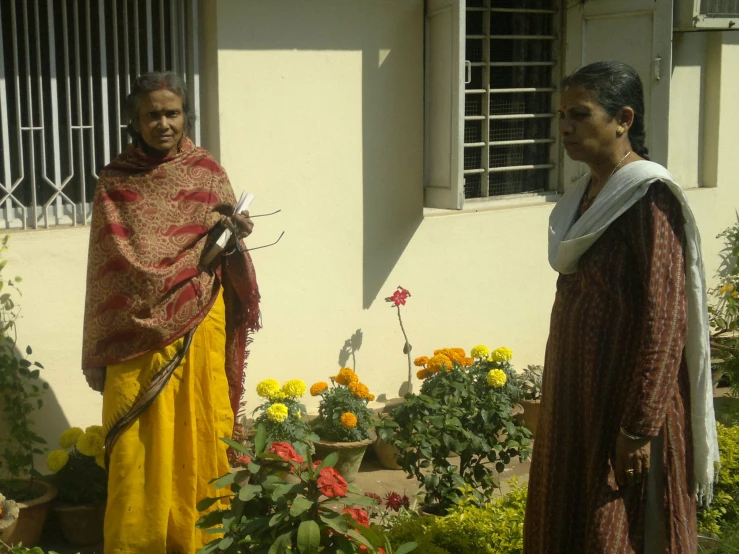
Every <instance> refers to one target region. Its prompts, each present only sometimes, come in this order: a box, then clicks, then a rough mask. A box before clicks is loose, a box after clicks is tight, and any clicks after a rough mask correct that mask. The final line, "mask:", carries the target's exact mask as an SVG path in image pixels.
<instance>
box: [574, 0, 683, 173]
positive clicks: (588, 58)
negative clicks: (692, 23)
mask: <svg viewBox="0 0 739 554" xmlns="http://www.w3.org/2000/svg"><path fill="white" fill-rule="evenodd" d="M672 25H673V23H672V0H588V1H587V2H585V3H584V4H579V5H577V6H575V7H572V8H570V9H569V10H568V11H567V50H566V72H567V73H568V74H569V73H571V72H573V71H575V70H576V69H577V68H578V67H581V66H583V65H587V64H589V63H593V62H596V61H603V60H618V61H621V62H624V63H626V64H629V65H630V66H632V67H633V68H634V69H636V71H637V72H638V73H639V76H640V77H641V79H642V83H643V84H644V101H645V108H646V113H645V118H646V120H645V124H646V130H647V141H646V144H647V148H649V154H650V156H649V157H650V158H651V159H652V160H654V161H655V162H658V163H660V164H663V165H666V164H667V137H668V127H669V106H670V74H671V68H672ZM586 171H587V168H586V167H584V165H583V164H576V163H573V162H572V161H570V160H569V159H568V158H567V157H566V156H565V165H564V177H565V186H568V185H569V184H570V183H571V182H572V181H573V180H576V179H577V178H579V176H580V175H583V174H584V173H585V172H586Z"/></svg>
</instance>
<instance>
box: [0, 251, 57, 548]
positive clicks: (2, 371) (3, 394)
mask: <svg viewBox="0 0 739 554" xmlns="http://www.w3.org/2000/svg"><path fill="white" fill-rule="evenodd" d="M7 244H8V236H5V237H4V238H3V240H2V246H0V272H1V271H2V270H3V269H4V267H5V264H6V262H7V260H5V259H2V256H1V254H2V253H4V252H5V251H6V250H7ZM20 281H21V279H20V277H15V278H14V279H7V280H6V279H0V293H1V294H0V406H1V407H2V416H1V417H2V423H3V424H4V425H3V426H4V427H5V428H7V437H5V438H3V439H0V494H2V495H4V496H5V497H6V498H12V499H13V500H14V501H15V502H17V506H18V509H19V511H20V514H19V516H18V521H17V522H16V523H15V524H14V526H13V527H12V528H11V529H7V530H5V531H4V532H3V534H2V540H3V541H4V542H5V543H8V544H16V543H20V542H22V543H23V544H24V545H26V546H28V547H33V546H35V545H36V544H37V543H38V540H39V537H40V535H41V529H42V528H43V526H44V522H45V521H46V515H47V513H48V507H49V502H51V500H53V499H54V497H55V496H56V487H54V486H53V485H51V484H49V483H46V482H44V481H42V480H40V479H39V477H41V474H40V473H39V471H38V470H37V469H36V466H35V462H34V456H35V455H40V454H43V453H44V445H45V444H46V441H45V440H44V439H43V438H41V437H40V436H38V435H37V434H36V432H35V431H34V429H33V423H34V421H33V415H34V412H35V411H36V410H38V409H40V408H41V407H42V406H43V398H42V396H43V395H44V393H45V392H46V390H48V388H49V386H48V384H47V383H44V382H42V381H41V380H40V378H39V377H40V373H39V369H43V367H42V365H41V364H40V363H38V362H31V361H30V360H29V359H28V358H27V356H30V355H31V354H32V350H31V347H30V346H29V347H27V348H26V356H21V355H20V354H19V350H18V347H17V334H16V321H17V319H18V313H19V310H18V307H17V305H16V303H15V302H14V300H13V290H14V289H15V292H16V293H17V294H20V293H19V291H18V289H17V288H16V284H17V283H19V282H20Z"/></svg>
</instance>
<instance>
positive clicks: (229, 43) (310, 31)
mask: <svg viewBox="0 0 739 554" xmlns="http://www.w3.org/2000/svg"><path fill="white" fill-rule="evenodd" d="M218 6H219V7H218V8H217V9H219V10H224V13H227V14H228V16H226V15H223V16H221V14H219V16H218V32H219V42H218V48H219V49H228V50H298V51H300V50H332V51H340V50H351V51H361V52H362V87H361V91H362V154H363V156H362V166H363V185H362V186H363V195H362V197H363V210H362V212H363V213H362V216H363V256H362V258H363V294H362V306H363V307H364V308H369V307H370V306H371V305H372V304H373V303H374V301H375V300H377V297H378V294H379V293H380V289H381V288H382V287H384V286H385V283H386V281H387V279H388V277H389V275H390V273H391V271H392V270H393V268H394V267H395V265H396V264H397V262H398V260H399V259H400V257H401V255H402V254H403V252H404V251H405V249H406V247H407V246H408V243H409V242H410V240H411V238H412V237H413V235H414V234H415V232H416V230H417V229H418V227H419V225H420V224H421V221H422V219H423V1H422V0H413V1H408V2H398V1H397V0H363V1H362V2H346V0H322V1H321V2H305V1H302V0H284V1H280V2H261V1H253V2H241V1H238V2H237V1H235V0H231V2H222V3H219V4H218ZM236 13H238V14H239V17H231V15H232V14H236ZM247 71H248V69H247ZM264 86H268V84H264ZM336 86H337V87H342V86H343V82H342V80H341V76H337V82H336ZM391 285H392V283H391ZM392 286H393V287H394V286H395V285H392Z"/></svg>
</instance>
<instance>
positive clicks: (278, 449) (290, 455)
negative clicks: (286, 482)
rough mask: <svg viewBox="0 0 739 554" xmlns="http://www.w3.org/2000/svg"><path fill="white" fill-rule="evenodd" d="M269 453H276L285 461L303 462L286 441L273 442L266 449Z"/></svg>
mask: <svg viewBox="0 0 739 554" xmlns="http://www.w3.org/2000/svg"><path fill="white" fill-rule="evenodd" d="M267 452H269V453H270V454H276V455H278V456H279V457H280V458H282V459H283V460H285V461H286V462H296V463H298V464H302V463H303V461H304V460H303V457H302V456H300V455H298V454H297V453H296V452H295V449H294V448H293V447H292V445H291V444H290V443H287V442H273V443H272V446H270V447H269V450H268V451H267Z"/></svg>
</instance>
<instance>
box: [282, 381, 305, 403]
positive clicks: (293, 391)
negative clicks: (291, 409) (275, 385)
mask: <svg viewBox="0 0 739 554" xmlns="http://www.w3.org/2000/svg"><path fill="white" fill-rule="evenodd" d="M282 392H283V393H284V394H285V396H287V397H288V398H300V397H301V396H303V395H304V394H305V383H304V382H303V381H301V380H300V379H291V380H289V381H286V382H285V384H284V385H282Z"/></svg>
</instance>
